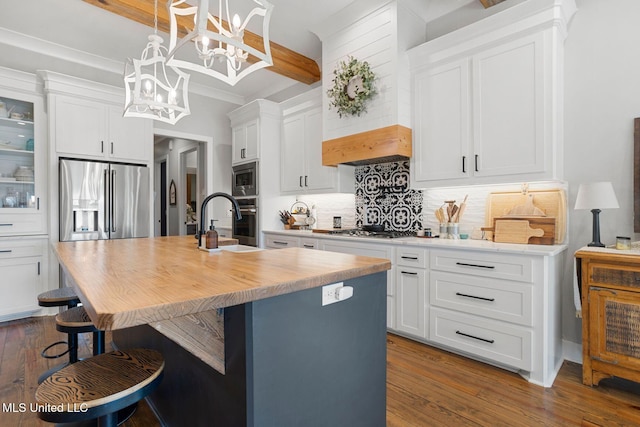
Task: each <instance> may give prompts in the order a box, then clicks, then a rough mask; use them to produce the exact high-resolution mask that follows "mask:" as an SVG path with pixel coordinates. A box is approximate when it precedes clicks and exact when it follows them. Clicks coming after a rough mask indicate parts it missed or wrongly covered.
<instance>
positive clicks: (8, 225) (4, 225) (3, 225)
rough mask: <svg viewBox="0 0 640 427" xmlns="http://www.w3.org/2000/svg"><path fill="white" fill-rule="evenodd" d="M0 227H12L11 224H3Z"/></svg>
mask: <svg viewBox="0 0 640 427" xmlns="http://www.w3.org/2000/svg"><path fill="white" fill-rule="evenodd" d="M0 227H13V224H9V223H4V224H0Z"/></svg>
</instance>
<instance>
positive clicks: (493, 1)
mask: <svg viewBox="0 0 640 427" xmlns="http://www.w3.org/2000/svg"><path fill="white" fill-rule="evenodd" d="M503 1H504V0H480V3H482V5H483V6H484V8H485V9H486V8H488V7H491V6H495V5H497V4H498V3H502V2H503Z"/></svg>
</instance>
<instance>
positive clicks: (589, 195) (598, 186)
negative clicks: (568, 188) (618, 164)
mask: <svg viewBox="0 0 640 427" xmlns="http://www.w3.org/2000/svg"><path fill="white" fill-rule="evenodd" d="M619 207H620V206H619V205H618V199H616V193H615V192H614V191H613V185H612V184H611V183H610V182H592V183H588V184H580V187H579V188H578V197H577V198H576V205H575V209H615V208H619Z"/></svg>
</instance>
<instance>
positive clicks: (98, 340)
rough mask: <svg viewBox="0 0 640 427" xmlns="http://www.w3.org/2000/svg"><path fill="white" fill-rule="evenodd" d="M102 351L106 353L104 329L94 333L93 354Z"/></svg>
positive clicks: (95, 354)
mask: <svg viewBox="0 0 640 427" xmlns="http://www.w3.org/2000/svg"><path fill="white" fill-rule="evenodd" d="M102 353H104V331H97V332H94V333H93V355H94V356H97V355H99V354H102Z"/></svg>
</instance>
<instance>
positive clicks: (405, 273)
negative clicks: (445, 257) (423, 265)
mask: <svg viewBox="0 0 640 427" xmlns="http://www.w3.org/2000/svg"><path fill="white" fill-rule="evenodd" d="M425 285H426V284H425V270H423V269H416V268H410V267H402V266H398V267H397V274H396V325H395V326H396V329H397V330H398V331H401V332H406V333H407V334H411V335H415V336H417V337H420V338H426V332H425V331H426V328H425V311H426V309H427V305H426V304H425Z"/></svg>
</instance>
